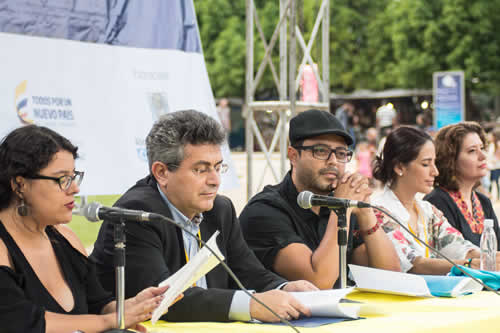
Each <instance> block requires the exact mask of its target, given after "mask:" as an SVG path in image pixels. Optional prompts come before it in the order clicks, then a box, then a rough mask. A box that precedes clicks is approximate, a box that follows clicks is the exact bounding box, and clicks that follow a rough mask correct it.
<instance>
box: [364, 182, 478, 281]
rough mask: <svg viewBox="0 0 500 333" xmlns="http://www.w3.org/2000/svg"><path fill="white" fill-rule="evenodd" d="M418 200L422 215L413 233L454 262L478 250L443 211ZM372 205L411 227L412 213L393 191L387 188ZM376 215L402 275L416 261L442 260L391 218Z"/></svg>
mask: <svg viewBox="0 0 500 333" xmlns="http://www.w3.org/2000/svg"><path fill="white" fill-rule="evenodd" d="M415 200H416V205H417V210H418V211H419V217H418V218H419V223H418V225H417V226H418V228H417V230H414V231H415V232H416V234H417V236H418V237H419V238H420V239H422V240H424V241H426V242H427V244H428V245H430V246H432V247H433V248H435V249H437V250H439V251H441V252H442V253H443V254H444V255H445V256H447V257H448V258H450V259H453V260H455V259H465V257H466V255H467V253H468V252H469V251H470V250H472V249H478V247H477V246H475V245H474V244H472V243H471V242H469V241H467V240H465V239H464V238H463V236H462V234H461V233H460V232H459V231H458V230H457V229H455V228H453V227H452V226H451V225H450V223H449V222H448V220H447V219H446V217H444V215H443V213H441V211H440V210H438V209H437V208H436V207H434V206H433V205H432V204H431V203H429V202H427V201H423V200H420V199H415ZM371 203H372V205H376V206H381V207H382V208H385V209H386V210H387V211H388V212H389V213H391V214H392V215H394V216H395V217H396V218H397V219H398V220H399V221H400V222H401V223H403V225H404V226H405V227H408V221H409V219H410V213H409V212H408V211H407V210H406V208H405V207H404V206H403V204H402V203H401V201H399V199H398V198H397V197H396V195H395V194H394V192H392V190H391V189H390V188H388V187H385V188H384V191H383V192H382V193H381V194H378V195H374V196H373V198H372V200H371ZM375 215H376V217H377V222H379V223H381V224H382V228H383V229H384V231H385V232H386V233H387V235H388V237H389V238H390V239H391V241H392V243H393V244H394V247H395V248H396V252H397V253H398V256H399V260H400V263H401V270H402V271H403V272H408V271H409V270H410V269H411V268H412V267H413V261H414V260H415V259H416V258H417V257H429V258H439V256H438V255H437V254H435V253H434V252H433V251H429V250H427V251H426V249H427V248H426V247H425V246H424V245H422V244H420V242H419V241H417V240H416V239H415V238H413V237H412V236H411V235H410V234H409V233H408V232H407V231H406V230H404V229H403V228H401V227H400V226H399V225H398V224H397V223H396V222H394V221H393V220H392V219H391V218H390V217H388V216H387V215H385V214H384V213H382V212H380V211H379V210H376V209H375Z"/></svg>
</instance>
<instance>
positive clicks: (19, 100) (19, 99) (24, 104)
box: [14, 80, 34, 125]
mask: <svg viewBox="0 0 500 333" xmlns="http://www.w3.org/2000/svg"><path fill="white" fill-rule="evenodd" d="M27 86H28V81H26V80H24V81H23V82H21V83H20V84H19V85H18V86H17V87H16V91H15V96H14V105H15V108H16V113H17V116H18V117H19V120H21V123H23V124H24V125H29V124H33V123H34V121H33V119H31V118H30V116H29V113H28V96H27V95H26V90H27Z"/></svg>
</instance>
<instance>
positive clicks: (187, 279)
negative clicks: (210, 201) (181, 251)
mask: <svg viewBox="0 0 500 333" xmlns="http://www.w3.org/2000/svg"><path fill="white" fill-rule="evenodd" d="M218 234H219V231H218V230H217V231H216V232H215V233H214V234H213V235H212V237H210V239H209V240H208V242H207V245H208V246H210V248H211V249H212V250H213V251H214V252H215V253H217V255H218V256H219V257H220V258H221V259H222V260H224V259H225V258H224V256H223V255H222V253H221V252H220V250H219V247H218V246H217V243H216V241H215V240H216V238H217V235H218ZM218 264H219V261H218V260H217V258H216V257H215V256H214V255H213V254H212V252H210V251H209V250H208V249H207V248H206V247H205V246H204V247H202V248H201V250H200V251H199V252H198V253H197V254H196V255H195V256H194V257H193V258H191V260H189V262H188V263H187V264H186V265H184V266H183V267H182V268H181V269H179V270H178V271H177V273H175V274H173V275H171V276H170V277H169V278H168V279H166V280H165V281H163V282H161V283H160V284H159V286H160V287H161V286H164V285H169V286H170V287H169V288H168V290H167V291H166V292H165V294H164V296H165V298H164V299H163V301H162V302H161V303H160V305H159V306H158V307H157V308H156V310H155V311H154V312H153V316H152V318H151V323H152V324H153V325H154V324H156V322H157V321H158V319H160V317H161V316H162V315H163V314H164V313H166V312H167V310H168V307H169V306H170V305H171V304H172V302H173V301H174V300H175V298H176V297H177V296H179V295H180V294H181V293H182V292H184V290H186V289H187V288H189V287H191V286H192V285H193V284H194V283H196V281H198V280H199V279H200V278H201V277H202V276H204V275H205V274H207V273H208V272H210V271H211V270H212V269H213V268H214V267H215V266H217V265H218Z"/></svg>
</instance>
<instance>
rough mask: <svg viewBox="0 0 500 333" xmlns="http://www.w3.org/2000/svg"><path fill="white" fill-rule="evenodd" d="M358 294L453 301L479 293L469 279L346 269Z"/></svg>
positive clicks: (480, 287) (368, 268)
mask: <svg viewBox="0 0 500 333" xmlns="http://www.w3.org/2000/svg"><path fill="white" fill-rule="evenodd" d="M349 269H350V270H351V273H352V275H353V277H354V281H356V287H357V289H359V290H363V291H371V292H378V293H385V294H395V295H405V296H419V297H432V296H444V297H457V296H461V295H467V294H471V293H474V292H478V291H481V290H482V289H483V286H482V285H481V284H479V283H477V282H476V281H474V280H472V279H471V278H469V277H458V276H445V275H417V274H408V273H401V272H393V271H386V270H382V269H376V268H370V267H365V266H357V265H349Z"/></svg>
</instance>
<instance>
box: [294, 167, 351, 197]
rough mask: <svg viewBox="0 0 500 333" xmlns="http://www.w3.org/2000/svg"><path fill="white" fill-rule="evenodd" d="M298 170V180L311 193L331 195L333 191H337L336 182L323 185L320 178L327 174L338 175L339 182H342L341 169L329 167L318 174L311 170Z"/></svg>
mask: <svg viewBox="0 0 500 333" xmlns="http://www.w3.org/2000/svg"><path fill="white" fill-rule="evenodd" d="M299 170H300V169H297V180H298V181H299V183H300V184H302V186H304V189H305V190H308V191H311V192H313V193H316V194H323V195H326V194H329V193H330V192H332V191H333V190H335V187H336V182H335V184H334V183H328V184H326V183H323V182H322V181H321V180H320V177H321V176H322V175H324V174H326V173H332V172H333V173H335V174H336V175H337V181H338V180H340V178H341V174H340V171H339V169H337V168H335V167H328V168H324V169H321V170H319V171H317V172H315V171H313V170H312V169H309V168H302V169H301V170H300V172H299Z"/></svg>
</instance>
